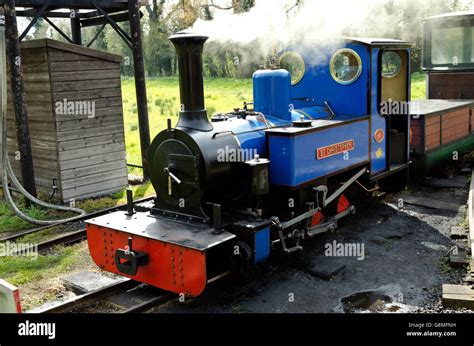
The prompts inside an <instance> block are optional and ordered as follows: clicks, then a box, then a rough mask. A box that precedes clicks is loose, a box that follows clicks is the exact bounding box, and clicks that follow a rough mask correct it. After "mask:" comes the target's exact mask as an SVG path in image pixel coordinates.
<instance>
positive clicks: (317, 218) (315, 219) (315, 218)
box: [311, 211, 324, 227]
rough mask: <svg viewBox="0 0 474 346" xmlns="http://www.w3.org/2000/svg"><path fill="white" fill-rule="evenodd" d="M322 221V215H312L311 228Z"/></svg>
mask: <svg viewBox="0 0 474 346" xmlns="http://www.w3.org/2000/svg"><path fill="white" fill-rule="evenodd" d="M323 219H324V215H323V213H321V212H320V211H318V212H317V213H316V214H314V215H313V218H312V219H311V227H313V226H316V225H319V224H320V223H321V221H322V220H323Z"/></svg>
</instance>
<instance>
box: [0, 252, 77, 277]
mask: <svg viewBox="0 0 474 346" xmlns="http://www.w3.org/2000/svg"><path fill="white" fill-rule="evenodd" d="M80 248H81V246H80V244H78V245H74V246H69V247H59V248H57V249H56V250H57V251H55V252H54V253H51V254H48V255H38V256H37V258H35V257H26V256H21V257H20V256H15V257H13V256H12V257H0V273H2V274H1V275H2V279H4V280H6V281H8V282H10V283H11V284H13V285H24V284H27V283H30V282H33V281H37V280H41V279H43V278H45V277H46V276H47V275H56V274H57V273H61V272H65V271H67V270H68V269H70V268H72V267H73V266H74V265H75V264H76V257H77V254H78V252H79V251H80Z"/></svg>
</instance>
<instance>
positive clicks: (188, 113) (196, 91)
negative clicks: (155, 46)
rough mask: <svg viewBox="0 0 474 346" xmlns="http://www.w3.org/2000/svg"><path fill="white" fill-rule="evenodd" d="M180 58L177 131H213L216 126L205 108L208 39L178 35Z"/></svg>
mask: <svg viewBox="0 0 474 346" xmlns="http://www.w3.org/2000/svg"><path fill="white" fill-rule="evenodd" d="M169 39H170V41H171V42H173V44H174V47H175V48H176V54H177V55H178V65H179V89H180V97H181V112H180V113H179V119H178V124H177V125H176V127H186V128H190V129H194V130H198V131H211V130H212V129H213V126H212V124H211V122H210V121H209V119H208V118H207V111H206V109H205V107H204V83H203V77H202V51H203V47H204V42H206V40H207V39H208V37H207V36H202V35H196V34H192V33H188V32H184V31H181V32H178V33H176V34H175V35H173V36H171V37H170V38H169Z"/></svg>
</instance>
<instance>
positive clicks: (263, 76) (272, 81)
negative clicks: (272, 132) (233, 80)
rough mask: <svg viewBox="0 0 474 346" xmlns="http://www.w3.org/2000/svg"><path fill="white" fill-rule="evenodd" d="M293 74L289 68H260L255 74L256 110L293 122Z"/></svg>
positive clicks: (254, 95) (254, 93)
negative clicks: (291, 104) (291, 90)
mask: <svg viewBox="0 0 474 346" xmlns="http://www.w3.org/2000/svg"><path fill="white" fill-rule="evenodd" d="M290 87H291V74H290V73H289V72H288V71H287V70H283V69H279V70H259V71H256V72H255V73H254V74H253V100H254V108H255V111H257V112H260V113H263V114H264V115H266V116H272V117H276V118H279V119H282V120H287V121H288V122H291V120H292V119H291V112H290V103H291V100H290Z"/></svg>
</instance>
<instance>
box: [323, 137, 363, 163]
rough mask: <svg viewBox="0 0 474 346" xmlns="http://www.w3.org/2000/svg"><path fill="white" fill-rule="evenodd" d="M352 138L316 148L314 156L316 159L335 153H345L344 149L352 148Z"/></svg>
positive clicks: (349, 149) (353, 146)
mask: <svg viewBox="0 0 474 346" xmlns="http://www.w3.org/2000/svg"><path fill="white" fill-rule="evenodd" d="M354 148H355V145H354V140H353V139H350V140H348V141H344V142H340V143H336V144H332V145H328V146H327V147H322V148H318V149H316V158H317V159H318V160H321V159H325V158H327V157H331V156H334V155H337V154H341V153H345V152H346V151H351V150H354Z"/></svg>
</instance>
